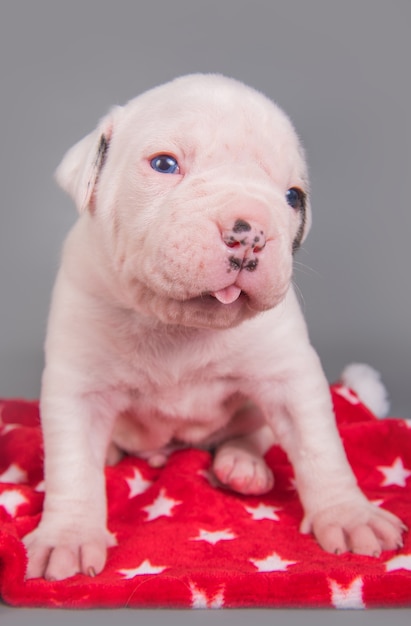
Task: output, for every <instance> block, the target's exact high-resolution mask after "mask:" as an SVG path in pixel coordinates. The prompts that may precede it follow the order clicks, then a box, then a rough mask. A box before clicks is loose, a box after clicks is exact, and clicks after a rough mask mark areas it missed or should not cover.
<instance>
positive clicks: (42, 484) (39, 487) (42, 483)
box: [34, 480, 46, 493]
mask: <svg viewBox="0 0 411 626" xmlns="http://www.w3.org/2000/svg"><path fill="white" fill-rule="evenodd" d="M34 491H38V492H40V493H41V492H43V491H46V482H45V481H44V480H41V481H40V482H39V483H37V485H36V486H35V487H34Z"/></svg>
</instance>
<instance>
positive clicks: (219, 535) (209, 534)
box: [191, 528, 237, 546]
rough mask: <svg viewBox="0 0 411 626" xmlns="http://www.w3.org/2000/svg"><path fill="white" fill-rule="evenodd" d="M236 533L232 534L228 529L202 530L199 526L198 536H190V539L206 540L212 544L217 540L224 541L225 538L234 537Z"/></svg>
mask: <svg viewBox="0 0 411 626" xmlns="http://www.w3.org/2000/svg"><path fill="white" fill-rule="evenodd" d="M236 537H237V535H234V534H233V533H232V532H230V531H229V530H214V531H211V530H203V529H201V528H200V532H199V534H198V537H192V539H191V540H192V541H207V542H208V543H211V544H213V546H214V545H215V544H216V543H218V542H219V541H226V540H227V539H236Z"/></svg>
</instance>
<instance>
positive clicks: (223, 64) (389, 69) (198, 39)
mask: <svg viewBox="0 0 411 626" xmlns="http://www.w3.org/2000/svg"><path fill="white" fill-rule="evenodd" d="M410 18H411V2H410V1H409V0H385V1H381V0H341V1H336V0H306V1H304V0H299V1H298V0H278V1H276V0H271V1H269V0H204V1H198V0H197V1H196V0H168V1H165V0H155V1H154V0H152V1H151V2H150V1H149V0H145V1H144V2H139V1H137V0H136V1H134V2H133V1H132V0H128V1H127V0H115V1H114V0H113V1H112V2H107V1H103V0H101V1H98V0H83V1H78V0H70V1H68V0H67V1H66V2H63V1H61V0H49V1H47V0H32V1H30V0H26V1H23V0H0V90H1V99H0V103H1V104H0V106H1V109H0V110H1V115H0V137H1V143H0V159H1V164H0V165H1V166H0V181H1V186H0V189H1V209H0V211H1V213H0V215H1V217H0V220H1V221H0V293H1V308H0V311H1V313H0V314H1V324H0V396H6V397H10V396H23V397H38V394H39V383H40V375H41V370H42V344H43V340H44V334H45V325H46V318H47V311H48V305H49V298H50V290H51V287H52V283H53V278H54V276H55V272H56V269H57V266H58V259H59V251H60V248H61V243H62V241H63V238H64V236H65V234H66V233H67V231H68V229H69V227H70V225H71V224H72V223H73V222H74V220H75V218H76V214H75V210H74V208H73V206H72V204H71V201H70V200H69V199H68V198H66V197H65V196H64V194H63V192H61V191H60V190H59V189H58V188H57V187H56V186H55V183H54V181H53V178H52V174H53V171H54V169H55V167H56V165H57V164H58V162H59V160H60V158H61V157H62V155H63V153H64V152H65V151H66V149H67V148H69V147H70V146H71V145H72V144H73V143H74V142H75V141H77V140H78V139H79V138H81V137H82V136H83V135H84V134H86V133H87V132H89V131H90V130H92V129H93V128H94V126H95V124H96V122H97V120H98V118H99V117H100V116H101V115H103V114H104V113H105V112H106V111H107V110H108V108H109V107H110V106H111V105H112V104H116V103H118V104H122V103H124V102H125V101H127V100H128V99H129V98H131V97H134V96H135V95H137V94H138V93H140V92H141V91H144V90H145V89H147V88H149V87H152V86H154V85H156V84H158V83H161V82H164V81H166V80H169V79H171V78H173V77H175V76H177V75H180V74H185V73H189V72H193V71H205V72H209V71H211V72H221V73H224V74H227V75H231V76H234V77H236V78H239V79H240V80H243V81H244V82H246V83H249V84H251V85H253V86H254V87H256V88H257V89H260V90H262V91H263V92H265V93H266V94H267V95H269V96H270V97H272V98H273V99H275V100H276V101H277V102H278V103H279V104H280V105H281V106H282V107H283V108H284V109H285V110H286V111H287V112H288V113H289V115H290V116H291V118H292V120H293V121H294V123H295V125H296V127H297V130H298V132H299V134H300V136H301V138H302V140H303V143H304V145H305V147H306V151H307V154H308V160H309V165H310V172H311V180H312V203H313V211H314V224H313V230H312V232H311V234H310V236H309V238H308V240H307V242H306V243H305V244H304V248H303V249H302V250H301V251H300V252H299V253H298V256H297V263H296V274H295V277H296V282H297V283H298V286H299V288H300V289H301V292H302V294H303V297H304V305H303V306H304V311H305V315H306V318H307V320H308V324H309V327H310V331H311V337H312V341H313V343H314V345H315V346H316V348H317V349H318V352H319V354H320V356H321V357H322V360H323V363H324V367H325V370H326V373H327V376H328V378H329V379H330V381H332V380H335V379H336V378H338V375H339V373H340V371H341V369H342V367H343V366H344V365H345V364H346V363H349V362H351V361H355V360H360V361H365V362H368V363H370V364H372V365H373V366H374V367H376V368H377V369H379V370H380V371H381V372H382V375H383V379H384V381H385V383H386V385H387V387H388V389H389V391H390V394H391V398H392V409H391V414H393V415H399V416H403V417H411V415H410V413H411V411H410V400H409V369H410V347H411V346H410V344H411V339H410V333H409V315H410V314H409V310H410V305H411V293H410V279H409V247H408V246H409V239H410V233H411V218H410V206H409V204H410V191H409V172H410V153H411V151H410V134H411V133H410V122H409V118H410V105H411V98H410V80H409V75H410V60H411V58H410V25H411V22H410ZM252 613H253V615H252V614H251V613H250V612H241V613H239V612H230V613H219V614H218V617H217V615H216V613H197V614H196V616H194V614H190V617H189V616H188V615H187V613H184V614H181V613H179V612H169V613H167V614H164V613H162V612H150V613H144V615H143V614H142V613H141V614H140V616H141V617H139V615H135V616H134V615H133V614H130V613H128V614H126V613H123V614H122V615H121V616H120V614H118V615H119V619H120V620H121V618H122V619H123V620H124V623H131V621H130V620H131V619H133V623H134V621H135V620H139V621H140V623H141V618H143V617H144V619H143V623H157V620H158V623H160V621H164V620H166V621H170V620H171V621H172V622H174V621H175V623H188V621H184V620H191V621H192V623H194V624H196V623H206V622H207V623H211V621H213V623H217V624H219V623H223V622H224V623H228V621H232V622H233V623H239V622H241V623H247V622H248V621H249V620H250V619H257V620H260V621H261V623H269V621H268V620H270V622H271V620H277V619H280V622H282V623H291V621H290V620H295V623H300V621H301V623H302V621H303V620H304V622H306V621H307V619H308V620H310V619H312V620H315V621H316V622H317V623H320V624H322V623H326V622H325V621H324V622H322V621H321V620H322V619H323V618H324V619H325V617H326V615H327V614H326V613H324V612H323V613H321V614H320V615H321V616H322V617H320V616H319V614H316V613H312V612H303V614H302V613H301V612H300V613H298V612H288V613H276V614H272V613H271V612H267V611H260V612H258V611H255V612H252ZM45 615H46V616H45ZM51 615H52V614H51V612H48V613H46V614H44V613H39V612H30V616H29V615H28V614H27V613H26V612H25V611H18V610H17V611H16V610H13V609H8V608H0V617H2V618H4V622H3V623H10V624H18V623H24V620H26V619H29V618H30V619H31V620H32V621H33V619H34V620H36V619H37V620H38V623H49V622H48V621H47V620H48V619H49V618H50V619H51V617H50V616H51ZM74 615H77V617H78V614H74ZM340 615H341V614H339V617H337V616H336V615H334V617H332V619H333V623H335V624H338V623H339V621H337V620H342V619H343V617H342V616H341V617H340ZM345 615H347V616H350V617H349V619H350V621H352V622H353V623H366V622H367V623H375V621H376V620H377V619H378V614H377V613H367V614H361V615H359V614H358V613H355V614H353V613H349V614H345ZM404 615H405V613H403V612H396V613H395V618H393V616H392V615H391V614H390V616H388V614H387V613H386V614H385V618H386V619H397V620H400V621H401V620H402V619H403V618H404ZM36 616H37V617H36ZM59 616H60V619H63V613H61V614H59ZM310 616H311V617H310ZM93 617H94V618H95V619H96V620H97V619H98V623H109V622H108V619H110V621H112V619H113V617H114V615H113V613H110V612H108V613H103V614H101V613H99V614H97V613H88V614H87V619H88V620H90V621H92V619H93ZM329 617H331V616H329ZM408 617H409V616H408ZM72 618H73V614H71V615H70V614H69V613H67V614H66V613H64V619H67V620H69V619H72ZM73 619H74V618H73ZM105 619H107V622H106V621H105ZM116 619H117V615H116ZM327 619H328V618H327ZM344 619H345V618H344ZM404 619H405V618H404ZM20 620H22V621H21V622H20ZM265 620H267V621H265ZM347 620H348V617H347ZM358 620H360V621H358ZM191 621H190V623H191ZM36 623H37V622H36ZM50 623H51V622H50ZM61 623H66V622H65V621H61ZM67 623H68V622H67ZM96 623H97V622H96ZM293 623H294V621H293ZM313 623H314V621H313Z"/></svg>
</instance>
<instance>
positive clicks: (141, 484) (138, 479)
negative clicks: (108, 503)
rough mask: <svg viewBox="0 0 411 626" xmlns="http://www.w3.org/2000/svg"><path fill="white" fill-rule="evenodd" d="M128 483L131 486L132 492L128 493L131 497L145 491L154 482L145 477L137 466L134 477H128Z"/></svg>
mask: <svg viewBox="0 0 411 626" xmlns="http://www.w3.org/2000/svg"><path fill="white" fill-rule="evenodd" d="M126 483H127V485H128V486H129V488H130V493H129V494H128V497H129V499H131V498H134V497H135V496H139V495H140V494H142V493H144V492H145V491H146V489H148V487H150V485H151V484H152V483H151V482H150V481H149V480H145V479H144V478H143V476H142V475H141V472H140V471H139V470H138V469H137V468H136V467H135V468H134V475H133V476H132V478H126Z"/></svg>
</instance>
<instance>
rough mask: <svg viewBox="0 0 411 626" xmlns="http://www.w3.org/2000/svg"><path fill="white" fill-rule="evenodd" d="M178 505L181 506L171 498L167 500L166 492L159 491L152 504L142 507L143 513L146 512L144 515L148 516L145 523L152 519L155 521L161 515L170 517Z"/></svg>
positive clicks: (163, 490)
mask: <svg viewBox="0 0 411 626" xmlns="http://www.w3.org/2000/svg"><path fill="white" fill-rule="evenodd" d="M178 504H181V502H180V501H178V500H173V499H172V498H167V496H166V490H165V489H161V490H160V493H159V494H158V496H157V498H156V499H155V500H154V502H153V503H152V504H148V505H147V506H144V507H143V511H146V513H147V514H148V517H147V519H146V522H151V521H152V520H153V519H157V518H158V517H161V516H162V515H165V516H167V517H171V516H172V512H171V511H172V509H173V508H174V507H175V506H177V505H178Z"/></svg>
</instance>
